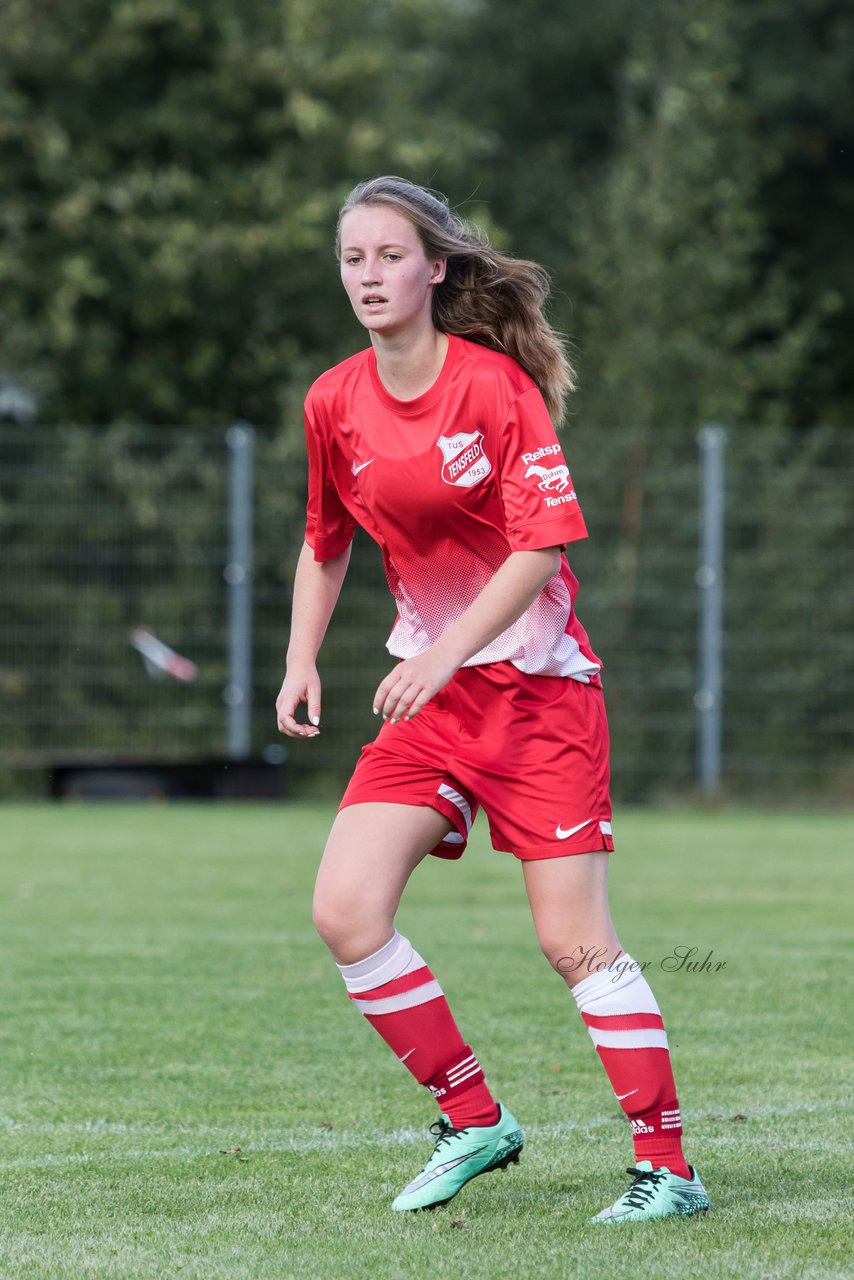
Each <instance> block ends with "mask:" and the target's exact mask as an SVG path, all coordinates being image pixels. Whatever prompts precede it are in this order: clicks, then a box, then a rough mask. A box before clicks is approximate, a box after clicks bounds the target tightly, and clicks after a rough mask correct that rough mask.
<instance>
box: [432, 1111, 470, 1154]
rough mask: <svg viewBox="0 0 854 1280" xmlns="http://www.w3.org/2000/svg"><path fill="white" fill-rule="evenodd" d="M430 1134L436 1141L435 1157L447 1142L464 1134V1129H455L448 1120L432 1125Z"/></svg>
mask: <svg viewBox="0 0 854 1280" xmlns="http://www.w3.org/2000/svg"><path fill="white" fill-rule="evenodd" d="M430 1132H431V1133H432V1135H433V1137H434V1138H435V1139H436V1145H435V1147H434V1148H433V1154H434V1155H435V1154H436V1152H437V1151H438V1150H439V1148H440V1147H441V1146H442V1144H443V1143H445V1142H450V1141H451V1139H452V1138H456V1136H457V1134H459V1133H463V1132H464V1130H463V1129H455V1128H454V1126H453V1125H452V1124H449V1123H448V1121H447V1120H437V1121H436V1123H435V1124H431V1125H430Z"/></svg>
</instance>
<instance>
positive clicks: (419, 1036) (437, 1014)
mask: <svg viewBox="0 0 854 1280" xmlns="http://www.w3.org/2000/svg"><path fill="white" fill-rule="evenodd" d="M338 968H339V970H340V972H341V977H342V978H343V979H344V983H345V985H346V987H347V991H348V993H349V996H350V999H351V1000H352V1001H353V1003H354V1004H355V1006H356V1008H357V1009H359V1010H361V1012H362V1013H363V1014H364V1015H365V1017H366V1018H367V1020H368V1022H370V1024H371V1026H372V1027H374V1028H375V1029H376V1030H377V1031H378V1032H379V1034H380V1035H381V1036H382V1038H383V1040H385V1042H386V1044H387V1045H388V1046H389V1048H391V1049H393V1050H394V1052H395V1053H396V1054H397V1056H398V1058H399V1059H400V1061H401V1062H403V1063H404V1064H405V1066H406V1068H407V1070H408V1071H411V1073H412V1075H414V1076H415V1079H416V1080H417V1081H418V1082H419V1083H420V1084H423V1085H425V1086H426V1087H427V1088H428V1089H429V1090H430V1092H431V1093H432V1094H433V1096H434V1097H435V1099H436V1101H437V1102H438V1103H439V1106H440V1107H441V1108H442V1111H443V1112H444V1113H445V1115H446V1116H447V1117H448V1119H449V1120H450V1122H451V1124H452V1125H453V1126H454V1128H455V1129H465V1128H468V1127H469V1126H470V1125H489V1124H495V1123H496V1122H497V1120H498V1116H499V1112H498V1106H497V1104H496V1102H495V1099H494V1098H493V1097H492V1094H491V1093H490V1092H489V1089H488V1088H487V1086H486V1083H485V1081H484V1078H483V1071H482V1070H481V1068H480V1064H479V1063H478V1060H477V1058H476V1057H475V1056H474V1054H473V1053H472V1050H471V1046H470V1045H467V1044H466V1043H465V1041H464V1040H463V1038H462V1035H461V1034H460V1031H459V1028H458V1027H457V1024H456V1022H455V1021H454V1018H453V1014H452V1013H451V1010H450V1008H449V1006H448V1002H447V1000H446V999H445V995H444V992H443V991H442V988H441V987H440V986H439V984H438V982H437V981H436V979H435V978H434V976H433V974H432V973H431V972H430V970H429V969H428V968H427V965H426V964H425V963H424V961H423V960H422V958H421V956H420V955H419V954H418V952H417V951H416V950H415V949H414V948H413V946H412V943H411V942H410V941H409V939H408V938H404V937H402V935H401V934H399V933H398V932H397V930H395V932H394V935H393V936H392V938H391V940H390V941H389V942H387V943H386V945H385V946H384V947H381V948H380V950H379V951H376V952H374V954H373V955H371V956H367V957H366V959H364V960H359V961H358V962H357V963H356V964H339V965H338Z"/></svg>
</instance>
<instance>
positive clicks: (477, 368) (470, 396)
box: [305, 336, 601, 683]
mask: <svg viewBox="0 0 854 1280" xmlns="http://www.w3.org/2000/svg"><path fill="white" fill-rule="evenodd" d="M305 408H306V439H307V443H308V460H309V498H308V513H307V522H306V541H307V542H308V543H309V545H310V546H311V547H312V548H313V550H314V557H315V559H316V560H318V561H325V560H331V559H332V558H333V557H335V556H337V555H340V553H341V552H342V551H344V550H345V549H346V547H347V546H348V545H349V543H350V541H351V539H352V537H353V531H354V528H355V525H356V524H357V523H358V524H360V525H361V526H362V528H364V529H365V530H366V531H367V532H368V533H369V534H370V535H371V537H372V538H374V539H375V541H376V542H377V543H378V544H379V546H380V547H381V549H382V553H383V561H384V564H385V570H386V576H387V578H388V583H389V587H390V589H391V593H392V595H393V597H394V599H395V602H396V604H397V612H398V616H397V620H396V622H395V624H394V627H393V629H392V633H391V636H390V637H389V640H388V649H389V652H390V653H392V654H394V655H395V656H396V657H400V658H411V657H413V656H414V655H415V654H417V653H422V652H423V651H424V650H425V649H427V648H428V647H429V646H430V645H431V644H432V643H434V641H436V640H437V639H438V638H439V636H440V635H441V634H442V632H443V631H444V630H445V629H446V628H447V627H448V626H449V625H450V624H451V623H452V622H453V621H454V620H455V619H456V618H458V617H459V615H460V614H461V613H463V611H464V610H465V609H466V608H467V607H468V606H469V605H470V604H471V603H472V601H473V600H474V599H475V597H476V596H477V595H478V594H479V593H480V592H481V591H482V589H483V588H484V586H485V585H486V583H487V582H488V581H489V580H490V579H491V578H492V577H493V576H494V575H495V573H496V571H497V569H498V568H499V567H500V566H501V565H502V564H503V563H504V561H505V560H506V559H507V557H508V555H509V554H510V553H511V552H512V551H533V550H537V549H539V548H542V547H553V546H563V544H565V543H567V542H571V541H573V540H574V539H576V538H584V537H586V536H587V529H586V527H585V524H584V518H583V516H582V514H581V510H580V508H579V505H578V499H577V498H576V495H575V490H574V489H573V487H572V480H571V478H570V474H569V470H568V468H567V466H566V463H565V461H564V458H563V454H562V452H561V447H560V444H559V443H558V440H557V436H556V435H555V431H554V427H553V425H552V422H551V419H550V418H549V415H548V411H547V409H546V406H545V403H544V402H543V398H542V396H541V395H540V392H539V391H538V389H537V387H536V386H535V384H534V382H533V381H532V380H531V378H530V377H529V376H528V375H527V374H526V373H525V372H524V371H523V370H522V369H521V368H520V367H519V365H518V364H517V363H516V362H515V361H514V360H512V359H511V358H510V357H509V356H505V355H502V354H501V353H499V352H496V351H491V350H489V349H488V348H487V347H482V346H480V345H478V344H477V343H473V342H468V341H466V340H465V339H463V338H458V337H454V336H450V338H449V346H448V353H447V356H446V357H445V362H444V365H443V366H442V370H441V372H440V374H439V377H438V378H437V380H436V381H435V382H434V384H433V386H432V387H430V389H429V391H425V393H424V394H423V395H421V396H418V398H417V399H415V400H406V401H404V400H396V399H395V398H394V397H393V396H391V395H389V393H388V391H387V390H386V389H385V387H384V386H383V385H382V383H381V381H380V378H379V374H378V372H377V365H376V358H375V355H374V352H373V349H372V348H368V349H367V350H365V351H361V352H359V354H358V355H355V356H352V357H351V358H350V359H349V360H345V361H343V363H342V364H339V365H336V366H335V368H333V369H330V370H329V371H328V372H327V373H325V374H323V375H322V376H321V377H320V378H318V380H317V381H316V382H315V383H314V385H313V386H312V387H311V389H310V391H309V393H308V396H307V398H306V407H305ZM577 590H578V583H577V581H576V579H575V577H574V576H573V574H572V572H571V570H570V568H569V565H568V563H567V561H566V557H565V556H564V557H562V558H561V568H560V571H559V572H558V573H557V574H555V576H554V577H553V578H552V579H551V581H550V582H549V583H547V584H546V586H545V588H544V589H543V591H542V592H541V593H540V595H539V596H538V597H537V599H536V600H535V601H534V602H533V604H532V605H531V606H530V608H529V609H528V610H527V611H526V612H525V613H524V614H523V615H522V617H521V618H519V619H518V620H517V621H516V622H514V623H513V624H512V625H511V626H509V627H508V628H507V630H506V631H503V632H502V633H501V635H500V636H498V637H496V639H495V640H493V641H491V643H490V644H488V645H486V646H485V647H484V648H483V649H481V650H480V651H479V652H478V653H476V654H474V655H473V657H471V658H469V659H468V661H467V662H466V664H465V665H466V666H476V665H479V664H482V663H487V662H499V661H503V660H507V661H510V662H512V663H513V664H514V665H515V666H516V667H518V668H519V669H520V670H521V671H525V672H528V673H529V674H532V675H561V676H571V677H572V678H573V679H576V680H581V681H585V682H587V681H590V680H591V679H593V680H595V681H596V682H597V683H598V673H599V670H600V665H601V664H600V663H599V661H598V660H597V658H596V657H595V655H594V654H593V653H592V652H591V649H590V645H589V642H588V639H587V635H586V634H585V632H584V629H583V627H582V626H581V624H580V623H579V622H578V620H577V618H576V616H575V613H574V611H573V607H572V605H573V600H574V599H575V595H576V592H577Z"/></svg>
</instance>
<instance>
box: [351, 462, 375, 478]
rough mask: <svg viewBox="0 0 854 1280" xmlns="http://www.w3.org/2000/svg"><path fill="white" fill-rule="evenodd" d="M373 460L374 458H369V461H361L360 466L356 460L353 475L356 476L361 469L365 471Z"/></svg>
mask: <svg viewBox="0 0 854 1280" xmlns="http://www.w3.org/2000/svg"><path fill="white" fill-rule="evenodd" d="M372 462H373V458H368V461H367V462H360V463H359V465H358V466H357V465H356V463H355V462H354V463H353V475H354V476H357V475H358V474H359V472H360V471H364V469H365V467H369V466H370V465H371V463H372Z"/></svg>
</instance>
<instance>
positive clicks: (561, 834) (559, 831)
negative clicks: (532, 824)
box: [555, 818, 596, 840]
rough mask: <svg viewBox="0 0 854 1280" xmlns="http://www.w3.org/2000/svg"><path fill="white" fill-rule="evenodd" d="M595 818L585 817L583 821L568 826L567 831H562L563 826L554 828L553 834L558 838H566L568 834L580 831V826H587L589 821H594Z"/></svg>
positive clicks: (571, 834) (572, 834)
mask: <svg viewBox="0 0 854 1280" xmlns="http://www.w3.org/2000/svg"><path fill="white" fill-rule="evenodd" d="M595 821H596V819H595V818H585V819H584V821H583V822H579V823H578V825H577V826H575V827H570V828H569V830H568V831H564V829H563V827H556V828H555V835H556V836H557V838H558V840H568V839H569V837H570V836H574V835H575V833H576V831H580V830H581V828H582V827H586V826H589V824H590V823H591V822H595Z"/></svg>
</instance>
